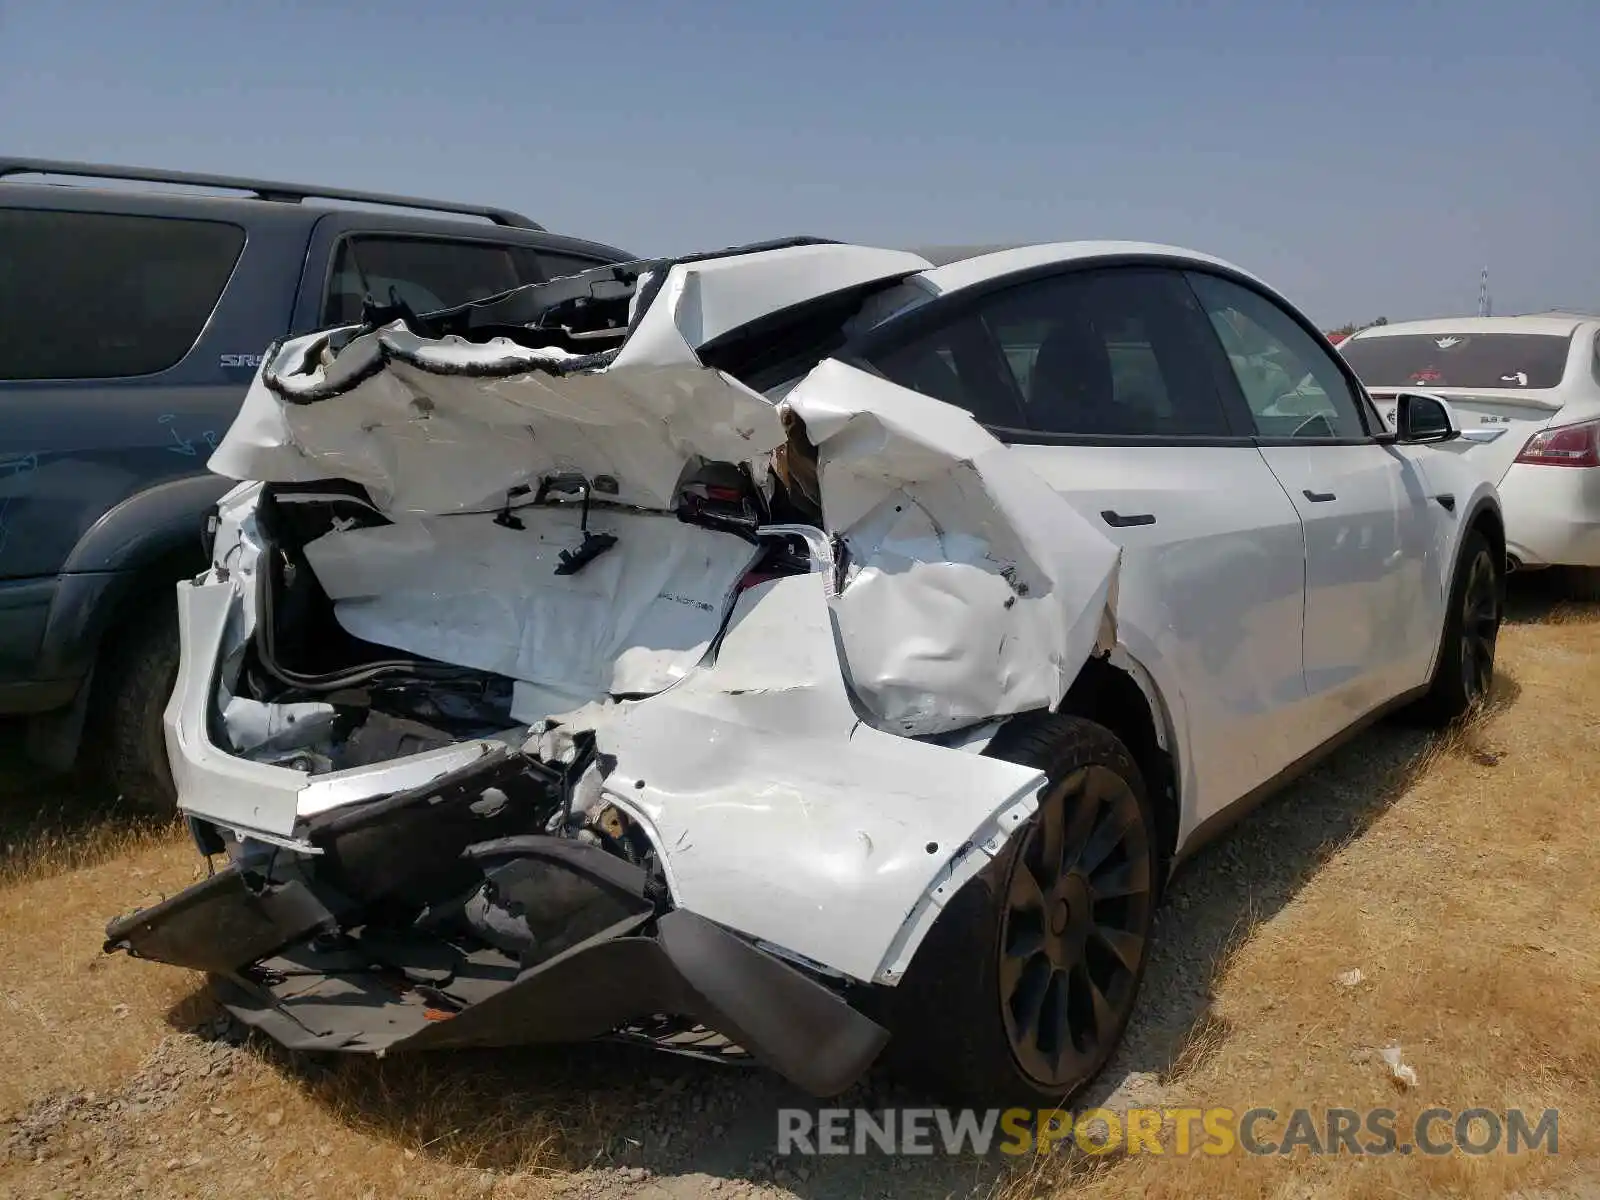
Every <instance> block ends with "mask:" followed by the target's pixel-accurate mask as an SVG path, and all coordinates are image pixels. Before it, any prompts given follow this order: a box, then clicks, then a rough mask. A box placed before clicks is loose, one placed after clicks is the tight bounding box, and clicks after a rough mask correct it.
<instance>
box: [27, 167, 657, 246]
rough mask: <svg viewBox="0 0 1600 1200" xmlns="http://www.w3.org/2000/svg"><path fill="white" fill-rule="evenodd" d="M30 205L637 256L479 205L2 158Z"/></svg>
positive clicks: (182, 174)
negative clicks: (331, 224)
mask: <svg viewBox="0 0 1600 1200" xmlns="http://www.w3.org/2000/svg"><path fill="white" fill-rule="evenodd" d="M68 180H71V182H67V181H68ZM100 180H105V181H106V182H104V183H101V182H99V181H100ZM86 181H87V182H86ZM130 185H132V186H130ZM251 188H254V189H255V194H245V195H227V194H219V192H221V190H222V189H229V190H233V191H235V192H244V191H246V190H248V189H251ZM196 189H210V190H209V191H205V190H196ZM318 201H322V202H321V203H319V202H318ZM330 201H331V202H330ZM408 202H409V203H408ZM33 205H39V206H42V207H45V208H50V209H54V210H57V211H60V210H63V209H65V210H74V209H76V208H78V207H80V206H81V207H82V208H84V209H92V210H93V211H97V212H107V211H125V212H128V213H131V214H143V215H161V216H174V217H188V218H191V219H196V220H216V221H229V222H232V223H236V224H239V225H243V226H247V227H248V226H252V225H253V226H257V227H259V226H261V225H263V224H272V225H277V226H280V227H282V226H287V227H290V228H293V227H303V228H309V227H310V226H311V225H313V224H315V223H316V222H317V221H318V220H320V219H322V218H324V217H330V216H332V217H339V218H342V219H343V220H344V221H345V222H346V223H349V224H351V225H359V226H361V227H363V228H364V229H366V230H370V231H394V232H411V233H418V234H437V235H439V236H441V237H443V236H453V237H463V236H465V237H473V238H488V239H490V240H494V241H499V242H504V243H506V244H509V245H526V246H536V247H543V248H545V249H547V250H563V249H566V250H572V251H575V252H578V253H583V252H591V253H595V254H598V255H599V256H600V257H603V258H607V259H611V260H613V261H629V260H632V259H633V258H635V257H636V256H634V255H633V254H631V253H628V252H624V251H622V250H619V249H618V248H617V247H614V246H609V245H606V244H604V243H601V242H595V241H590V240H589V239H587V238H581V237H575V236H572V235H570V234H567V233H565V232H562V231H555V230H549V229H546V228H545V227H543V226H541V225H539V224H537V223H536V222H534V221H531V220H529V219H528V218H526V217H523V216H521V215H520V214H518V213H513V212H509V211H508V210H503V209H496V208H488V207H485V206H481V205H473V204H467V203H463V204H459V205H457V204H455V203H454V202H452V201H439V200H430V199H426V198H418V197H408V196H395V195H389V194H387V193H382V192H357V191H351V190H348V189H340V188H317V187H312V186H309V185H299V184H284V183H274V182H268V181H256V180H249V179H243V178H234V177H231V176H209V175H196V174H188V173H183V172H160V171H149V170H144V169H141V168H133V167H103V166H99V165H97V164H78V163H57V162H54V161H47V160H32V159H8V158H4V157H0V207H29V206H33ZM418 206H420V207H418Z"/></svg>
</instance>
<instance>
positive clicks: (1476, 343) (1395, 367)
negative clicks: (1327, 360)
mask: <svg viewBox="0 0 1600 1200" xmlns="http://www.w3.org/2000/svg"><path fill="white" fill-rule="evenodd" d="M1571 344H1572V338H1571V336H1570V335H1569V336H1566V337H1561V336H1557V335H1554V334H1547V333H1473V334H1468V333H1400V334H1393V335H1388V336H1382V337H1364V338H1363V337H1358V338H1351V339H1350V340H1348V341H1346V342H1345V343H1344V344H1343V345H1342V346H1340V347H1339V351H1340V353H1342V354H1343V355H1344V358H1345V361H1346V362H1348V363H1349V364H1350V365H1351V367H1353V368H1354V369H1355V372H1356V374H1357V375H1359V376H1360V377H1361V380H1362V382H1363V383H1365V384H1366V385H1367V386H1368V387H1435V388H1553V387H1556V386H1557V385H1559V384H1560V382H1561V376H1562V375H1563V374H1564V373H1565V371H1566V366H1567V350H1568V348H1569V347H1570V346H1571Z"/></svg>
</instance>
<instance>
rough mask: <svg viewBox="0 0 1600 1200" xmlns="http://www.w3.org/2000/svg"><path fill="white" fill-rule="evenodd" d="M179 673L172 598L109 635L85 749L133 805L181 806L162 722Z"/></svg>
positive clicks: (92, 764) (97, 771)
mask: <svg viewBox="0 0 1600 1200" xmlns="http://www.w3.org/2000/svg"><path fill="white" fill-rule="evenodd" d="M177 679H178V613H177V608H176V606H175V605H174V604H172V603H171V602H170V601H168V602H166V603H160V602H153V603H152V604H151V609H150V611H149V612H148V613H146V614H145V615H143V616H141V617H139V618H137V619H136V620H134V621H131V622H129V623H128V624H126V625H122V626H119V627H117V628H114V629H112V630H111V631H110V632H108V633H107V634H106V645H105V649H104V651H103V656H102V658H101V661H100V664H99V666H98V668H97V669H96V672H95V682H94V689H95V691H94V696H93V698H92V700H91V704H92V708H91V713H90V721H91V724H90V727H89V729H88V731H87V733H88V736H87V737H86V738H85V739H84V742H83V746H82V749H81V751H80V754H81V755H82V757H83V759H84V760H85V762H86V763H87V765H88V767H89V770H90V771H91V772H93V774H94V775H95V776H96V778H97V779H98V780H99V781H100V782H101V783H102V784H103V785H104V786H105V787H107V788H108V789H110V790H112V791H114V792H115V793H116V794H117V795H118V796H119V797H120V798H121V799H122V801H123V802H124V803H126V804H128V805H130V806H131V807H133V808H138V809H143V810H145V811H148V812H157V813H170V812H173V811H175V809H176V807H177V800H178V793H177V789H176V787H174V786H173V782H172V770H171V767H170V765H169V764H168V761H167V746H166V735H165V732H164V730H163V729H162V715H163V713H164V711H165V709H166V707H167V700H168V699H169V698H170V697H171V696H172V689H173V687H174V686H175V685H176V683H177Z"/></svg>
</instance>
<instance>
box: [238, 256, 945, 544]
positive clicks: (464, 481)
mask: <svg viewBox="0 0 1600 1200" xmlns="http://www.w3.org/2000/svg"><path fill="white" fill-rule="evenodd" d="M926 266H927V263H926V262H925V261H924V260H923V259H920V258H918V257H917V256H916V255H913V254H906V253H903V252H901V251H892V250H878V249H874V248H870V247H860V246H839V245H831V244H828V245H816V246H800V247H792V248H789V249H785V250H774V251H766V252H761V253H755V254H742V255H736V256H733V257H730V258H725V259H710V260H702V261H693V262H686V263H679V264H676V265H671V266H668V267H666V268H664V269H658V270H659V273H660V275H661V282H660V284H659V287H657V286H655V285H654V284H653V282H652V279H651V276H650V275H649V273H648V272H647V273H646V275H645V277H644V278H643V279H642V280H641V288H640V290H641V293H647V294H649V295H650V297H651V302H650V303H649V304H648V306H647V307H645V308H644V311H643V312H642V313H639V312H637V311H636V312H635V314H634V319H635V322H636V324H635V326H634V328H633V329H632V330H631V331H630V334H629V336H628V338H627V340H626V342H625V343H624V344H623V345H622V347H621V348H620V350H616V351H612V352H608V353H605V354H599V355H583V354H579V353H576V352H573V351H570V350H565V349H562V348H559V347H554V346H551V347H528V346H522V345H518V344H517V343H515V342H512V341H510V340H509V339H507V338H495V339H493V340H491V341H489V342H487V343H483V344H475V343H471V342H467V341H465V340H464V339H462V338H459V337H453V336H447V337H444V338H442V339H439V340H436V341H435V340H429V339H425V338H421V337H419V336H418V335H417V334H415V333H413V332H411V331H410V330H409V329H407V328H406V327H405V325H404V323H403V322H399V321H396V322H394V323H392V324H390V325H387V326H385V327H383V328H380V329H376V330H372V331H370V332H365V333H360V334H359V335H358V336H355V337H354V338H353V339H351V340H349V341H348V342H347V343H346V344H344V345H342V346H339V347H338V349H337V350H335V348H334V347H335V344H336V343H337V341H338V338H339V336H340V335H344V336H348V335H349V334H350V333H351V332H353V330H351V329H344V330H335V331H331V332H320V333H313V334H307V335H305V336H303V337H298V338H294V339H291V340H289V341H286V342H283V343H281V344H280V345H278V346H276V347H275V348H274V349H273V350H272V351H271V352H270V353H269V354H268V355H267V356H266V358H265V359H264V361H263V363H262V365H261V368H260V370H259V371H258V372H257V376H256V379H255V381H254V382H253V383H252V385H251V388H250V391H249V392H248V394H247V395H246V397H245V401H244V405H243V407H242V409H241V412H240V414H239V417H238V419H237V420H236V421H235V422H234V424H233V426H232V427H231V428H230V429H229V430H228V433H227V434H226V435H225V436H224V437H223V439H222V442H221V443H220V444H219V445H218V447H217V450H216V452H215V454H213V455H212V458H211V460H210V468H211V470H213V471H215V472H217V473H219V474H222V475H226V476H229V477H231V478H234V479H257V480H274V481H277V482H312V481H315V480H319V479H328V478H338V479H346V480H350V481H353V482H355V483H359V484H361V485H362V486H363V487H365V488H366V489H367V491H368V493H369V494H370V495H371V497H372V499H373V500H374V502H375V503H377V505H378V506H379V507H380V508H381V509H382V510H383V511H384V512H386V513H391V514H393V513H411V514H438V513H450V512H470V511H476V510H482V509H486V508H492V507H494V506H496V505H497V504H499V503H500V502H501V500H502V499H503V498H504V497H505V495H506V494H507V493H508V492H509V491H511V490H512V489H514V488H518V487H528V486H531V485H532V484H533V483H534V482H536V481H537V480H538V479H540V478H541V477H544V476H547V475H550V474H553V473H557V472H568V471H577V472H580V473H582V474H584V475H586V476H588V477H590V478H599V477H605V478H608V479H610V480H613V481H615V483H616V490H615V491H614V492H612V493H610V496H609V498H610V499H613V500H614V501H616V502H617V503H619V504H631V505H638V506H641V507H646V508H654V509H670V508H671V507H672V504H673V499H674V496H673V492H674V488H675V485H676V484H677V482H678V479H679V477H680V475H681V474H682V471H683V468H684V466H685V464H686V463H687V462H688V461H689V460H690V459H691V458H693V457H695V456H699V457H702V458H706V459H710V460H713V461H719V462H732V463H741V462H742V463H747V464H750V465H751V466H752V467H760V468H761V469H763V470H764V466H765V462H766V457H767V455H768V454H769V453H770V451H771V450H772V449H773V448H774V447H775V446H777V445H778V444H779V443H780V442H781V441H782V440H783V430H782V428H781V426H780V425H779V423H778V418H777V415H776V413H775V411H774V410H773V407H772V405H771V404H770V403H769V402H768V401H767V400H765V399H764V398H763V397H761V396H759V395H757V394H756V393H755V392H752V391H751V390H750V389H749V388H747V387H745V386H744V385H743V384H741V383H739V382H738V381H737V380H735V379H733V378H732V377H730V376H728V375H726V374H724V373H722V372H720V371H713V370H708V369H706V368H705V367H704V366H703V365H702V364H701V363H700V361H699V359H698V358H697V357H696V355H695V348H696V347H698V346H699V345H702V344H704V343H705V342H707V341H709V340H710V339H713V338H715V337H717V336H718V335H720V334H722V333H725V332H727V331H728V330H729V329H730V328H734V327H737V326H738V325H742V324H745V323H747V322H748V321H750V320H752V319H754V318H755V317H759V316H762V315H765V314H767V313H771V312H773V311H777V310H780V309H782V308H784V307H786V306H788V305H792V304H794V303H797V302H799V301H801V300H804V299H808V298H813V297H815V296H816V295H818V294H819V289H820V290H833V289H840V288H847V287H851V286H856V285H859V284H861V283H863V282H868V281H871V280H875V279H880V278H887V279H893V278H898V277H899V276H903V275H905V274H907V273H909V272H912V271H916V270H920V269H923V268H925V267H926ZM635 303H636V306H637V298H636V302H635Z"/></svg>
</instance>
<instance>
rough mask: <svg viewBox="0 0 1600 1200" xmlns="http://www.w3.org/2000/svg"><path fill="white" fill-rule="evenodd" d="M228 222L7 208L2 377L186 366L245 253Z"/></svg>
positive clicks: (87, 375) (239, 232) (3, 219)
mask: <svg viewBox="0 0 1600 1200" xmlns="http://www.w3.org/2000/svg"><path fill="white" fill-rule="evenodd" d="M244 240H245V233H244V230H243V229H241V228H240V227H239V226H237V225H229V224H226V223H224V222H221V221H191V220H183V219H178V218H172V217H134V216H123V215H120V214H109V213H84V212H52V211H48V210H44V209H19V208H7V209H0V379H113V378H121V377H125V376H133V375H152V374H155V373H156V372H158V371H165V370H167V369H168V368H169V367H173V366H176V365H177V364H178V363H179V362H181V361H182V360H183V358H184V356H185V355H187V354H188V353H189V351H190V350H191V349H193V347H194V344H195V342H196V341H198V340H199V337H200V333H201V331H202V330H203V329H204V328H205V325H206V322H207V320H209V319H210V317H211V313H212V311H213V310H214V309H215V308H216V306H217V301H218V299H220V298H221V296H222V289H223V288H224V287H226V286H227V283H228V277H229V276H230V275H231V274H232V273H233V267H234V264H235V263H236V262H238V261H239V254H240V252H241V251H242V250H243V249H244Z"/></svg>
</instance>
